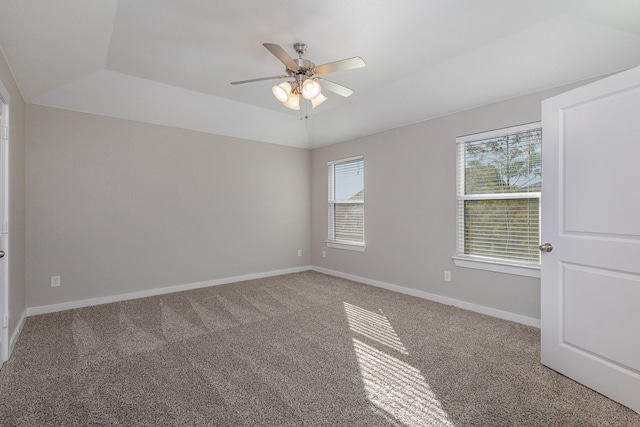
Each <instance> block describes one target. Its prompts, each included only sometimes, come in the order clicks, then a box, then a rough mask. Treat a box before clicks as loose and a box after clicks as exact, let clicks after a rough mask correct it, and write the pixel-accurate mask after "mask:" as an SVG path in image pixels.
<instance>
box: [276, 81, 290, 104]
mask: <svg viewBox="0 0 640 427" xmlns="http://www.w3.org/2000/svg"><path fill="white" fill-rule="evenodd" d="M271 92H272V93H273V96H275V97H276V99H277V100H278V101H280V102H287V99H289V94H290V93H291V83H289V82H282V83H280V84H279V85H275V86H274V87H272V88H271Z"/></svg>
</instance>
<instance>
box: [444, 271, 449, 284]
mask: <svg viewBox="0 0 640 427" xmlns="http://www.w3.org/2000/svg"><path fill="white" fill-rule="evenodd" d="M444 281H445V282H450V281H451V272H450V271H445V272H444Z"/></svg>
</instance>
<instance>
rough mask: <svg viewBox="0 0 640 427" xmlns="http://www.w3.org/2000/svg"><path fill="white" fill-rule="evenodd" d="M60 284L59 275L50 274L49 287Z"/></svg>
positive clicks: (55, 286)
mask: <svg viewBox="0 0 640 427" xmlns="http://www.w3.org/2000/svg"><path fill="white" fill-rule="evenodd" d="M58 286H60V276H51V287H52V288H57V287H58Z"/></svg>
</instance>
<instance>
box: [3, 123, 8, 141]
mask: <svg viewBox="0 0 640 427" xmlns="http://www.w3.org/2000/svg"><path fill="white" fill-rule="evenodd" d="M2 139H9V128H8V127H6V126H2Z"/></svg>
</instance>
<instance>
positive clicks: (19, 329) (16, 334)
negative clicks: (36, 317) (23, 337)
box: [9, 309, 27, 357]
mask: <svg viewBox="0 0 640 427" xmlns="http://www.w3.org/2000/svg"><path fill="white" fill-rule="evenodd" d="M26 320H27V310H26V309H25V310H24V311H23V312H22V316H20V320H19V321H18V325H17V326H16V328H15V329H14V330H13V333H12V334H11V338H10V339H9V357H11V353H13V347H15V345H16V343H17V342H18V337H19V336H20V333H21V332H22V328H23V327H24V322H25V321H26Z"/></svg>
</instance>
